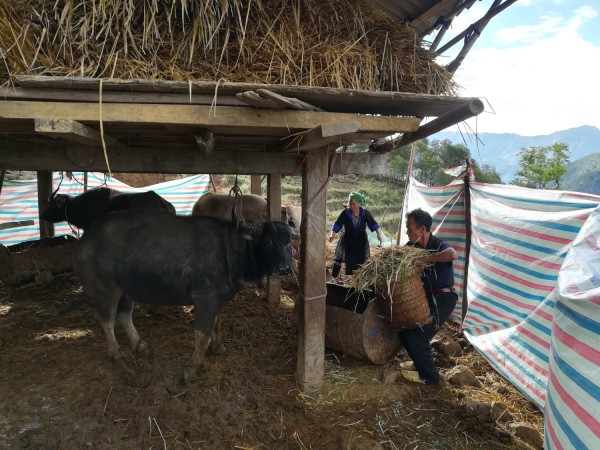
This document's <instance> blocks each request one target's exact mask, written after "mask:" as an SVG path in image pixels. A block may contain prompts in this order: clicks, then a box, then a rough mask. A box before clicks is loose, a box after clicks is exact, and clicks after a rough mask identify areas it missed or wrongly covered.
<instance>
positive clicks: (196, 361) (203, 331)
mask: <svg viewBox="0 0 600 450" xmlns="http://www.w3.org/2000/svg"><path fill="white" fill-rule="evenodd" d="M214 303H216V302H212V304H211V302H210V301H207V302H206V303H202V302H201V301H194V333H195V335H196V345H195V347H194V353H193V354H192V359H191V361H190V364H189V366H187V367H186V368H185V369H184V371H183V379H184V381H185V382H186V383H189V382H190V381H191V379H192V378H193V377H194V376H195V375H196V373H197V372H198V369H199V368H201V367H202V365H203V364H204V355H205V354H206V350H207V349H208V346H209V344H210V340H211V336H212V334H213V330H214V327H215V322H216V320H217V318H218V316H219V314H218V311H217V307H216V305H214ZM207 305H208V307H207Z"/></svg>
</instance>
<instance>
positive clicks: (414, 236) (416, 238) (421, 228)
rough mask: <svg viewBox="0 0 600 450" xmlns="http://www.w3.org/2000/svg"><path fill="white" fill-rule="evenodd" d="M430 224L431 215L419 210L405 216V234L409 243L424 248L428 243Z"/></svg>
mask: <svg viewBox="0 0 600 450" xmlns="http://www.w3.org/2000/svg"><path fill="white" fill-rule="evenodd" d="M432 222H433V220H432V219H431V215H430V214H429V213H428V212H427V211H423V210H422V209H421V208H417V209H413V210H412V211H411V212H409V213H408V214H407V215H406V234H407V236H408V239H409V240H410V242H412V243H414V244H417V243H418V244H419V246H420V247H424V246H425V245H426V243H427V241H429V233H430V232H431V224H432Z"/></svg>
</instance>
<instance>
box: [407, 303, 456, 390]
mask: <svg viewBox="0 0 600 450" xmlns="http://www.w3.org/2000/svg"><path fill="white" fill-rule="evenodd" d="M434 295H435V301H434V299H433V296H434ZM427 301H428V302H429V310H430V311H431V315H432V316H433V320H432V321H431V323H430V324H429V325H426V326H424V327H422V328H413V329H412V330H404V331H399V332H398V337H399V338H400V342H401V343H402V345H403V346H404V348H405V349H406V352H407V353H408V356H409V357H410V359H412V360H413V362H414V363H415V367H416V369H417V371H418V372H419V377H420V378H421V380H423V381H424V382H425V383H426V384H437V383H439V381H440V372H439V371H438V369H437V367H435V364H434V362H433V355H432V354H431V345H430V343H429V341H431V339H432V338H433V337H434V336H435V335H436V333H437V332H438V331H439V330H440V328H441V327H442V325H443V324H444V322H445V321H446V319H448V317H450V314H452V311H454V308H455V307H456V302H457V301H458V295H456V294H455V293H454V292H441V293H439V294H431V293H428V294H427Z"/></svg>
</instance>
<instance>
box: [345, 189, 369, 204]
mask: <svg viewBox="0 0 600 450" xmlns="http://www.w3.org/2000/svg"><path fill="white" fill-rule="evenodd" d="M351 198H353V199H354V200H356V201H357V202H358V203H360V206H365V205H366V204H367V199H366V198H365V197H364V196H362V195H360V194H359V193H358V192H354V191H352V192H350V197H348V201H350V199H351Z"/></svg>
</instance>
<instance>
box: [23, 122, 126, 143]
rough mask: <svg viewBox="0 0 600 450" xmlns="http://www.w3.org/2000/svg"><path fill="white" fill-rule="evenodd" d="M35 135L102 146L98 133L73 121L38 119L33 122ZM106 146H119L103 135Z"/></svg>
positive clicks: (115, 141) (114, 140) (113, 140)
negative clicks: (39, 134)
mask: <svg viewBox="0 0 600 450" xmlns="http://www.w3.org/2000/svg"><path fill="white" fill-rule="evenodd" d="M34 126H35V131H36V133H41V134H43V135H45V136H48V137H51V138H55V139H64V140H66V141H69V142H71V143H72V144H82V145H93V146H98V147H101V146H102V137H101V135H100V132H99V131H97V130H94V129H93V128H91V127H88V126H86V125H84V124H82V123H79V122H76V121H74V120H53V119H47V118H43V119H42V118H40V119H35V120H34ZM104 142H106V145H113V146H114V145H121V144H120V143H119V141H117V140H116V139H113V138H112V137H110V136H108V135H107V134H106V133H105V134H104Z"/></svg>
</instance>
